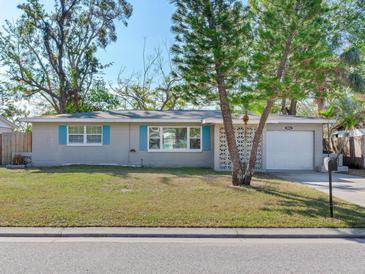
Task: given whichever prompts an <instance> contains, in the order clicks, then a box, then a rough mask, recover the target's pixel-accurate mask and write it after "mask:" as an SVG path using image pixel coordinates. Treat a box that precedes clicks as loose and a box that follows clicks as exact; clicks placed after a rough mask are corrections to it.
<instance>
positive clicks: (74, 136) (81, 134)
mask: <svg viewBox="0 0 365 274" xmlns="http://www.w3.org/2000/svg"><path fill="white" fill-rule="evenodd" d="M102 136H103V130H102V126H79V125H77V126H68V144H70V145H101V144H102V139H103V138H102Z"/></svg>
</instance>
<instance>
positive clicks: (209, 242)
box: [0, 238, 365, 274]
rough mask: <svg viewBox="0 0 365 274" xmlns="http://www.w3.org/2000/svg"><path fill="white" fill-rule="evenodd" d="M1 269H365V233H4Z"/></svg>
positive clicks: (142, 270)
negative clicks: (94, 236)
mask: <svg viewBox="0 0 365 274" xmlns="http://www.w3.org/2000/svg"><path fill="white" fill-rule="evenodd" d="M0 271H1V273H22V274H24V273H37V274H38V273H199V274H202V273H364V271H365V239H363V240H356V239H351V240H340V239H323V240H321V239H271V240H270V239H140V238H137V239H118V238H116V239H115V238H113V239H112V238H109V239H108V238H106V239H100V238H99V239H85V238H82V239H80V238H72V239H60V238H58V239H34V238H33V239H32V238H29V239H20V238H0Z"/></svg>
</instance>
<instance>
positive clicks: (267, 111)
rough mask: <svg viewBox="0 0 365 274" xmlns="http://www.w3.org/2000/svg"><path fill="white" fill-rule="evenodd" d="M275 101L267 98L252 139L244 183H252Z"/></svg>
mask: <svg viewBox="0 0 365 274" xmlns="http://www.w3.org/2000/svg"><path fill="white" fill-rule="evenodd" d="M274 102H275V100H274V99H273V98H270V99H269V100H267V102H266V106H265V109H264V112H263V113H262V115H261V117H260V122H259V125H258V127H257V129H256V132H255V135H254V138H253V141H252V148H251V152H250V160H249V161H248V165H247V169H246V173H245V177H244V179H243V183H244V184H246V185H250V184H251V179H252V176H253V174H254V171H255V165H256V159H257V149H258V147H259V144H260V140H261V136H262V132H263V130H264V127H265V124H266V121H267V118H268V117H269V114H270V112H271V109H272V107H273V105H274Z"/></svg>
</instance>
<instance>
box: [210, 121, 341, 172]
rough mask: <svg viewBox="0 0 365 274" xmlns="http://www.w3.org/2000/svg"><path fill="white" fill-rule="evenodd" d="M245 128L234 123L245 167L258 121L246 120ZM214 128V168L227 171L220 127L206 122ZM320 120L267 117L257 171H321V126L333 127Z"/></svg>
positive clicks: (223, 132) (224, 139)
mask: <svg viewBox="0 0 365 274" xmlns="http://www.w3.org/2000/svg"><path fill="white" fill-rule="evenodd" d="M249 118H250V119H249V122H248V125H247V127H245V126H244V125H243V121H242V118H240V119H234V120H233V124H234V127H235V131H236V143H237V148H238V152H239V154H240V156H241V160H242V162H243V163H247V161H248V159H249V154H250V151H251V146H252V141H253V137H254V134H255V131H256V128H257V124H258V122H259V117H258V116H255V115H250V116H249ZM206 122H210V123H212V124H215V131H214V134H215V138H214V145H215V150H214V157H215V158H214V168H215V169H216V170H226V171H228V170H230V169H231V160H230V157H229V152H228V145H227V141H226V136H225V131H224V127H223V124H222V123H221V122H220V123H219V121H218V120H213V119H212V120H207V121H206ZM334 122H335V121H328V120H325V119H321V118H314V117H299V116H282V115H270V116H269V119H268V121H267V123H266V126H265V128H264V132H263V134H262V140H261V142H260V145H259V147H258V151H257V159H256V170H261V171H275V170H277V171H284V170H321V167H322V164H323V157H324V155H323V126H324V125H326V124H327V123H334Z"/></svg>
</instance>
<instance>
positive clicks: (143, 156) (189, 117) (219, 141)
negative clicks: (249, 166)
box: [25, 110, 328, 170]
mask: <svg viewBox="0 0 365 274" xmlns="http://www.w3.org/2000/svg"><path fill="white" fill-rule="evenodd" d="M249 118H250V119H249V121H248V125H247V127H245V126H244V125H243V121H242V119H241V117H236V118H235V119H234V120H233V123H234V126H235V130H236V138H237V144H238V149H239V152H240V155H241V158H242V160H244V161H245V160H247V159H248V155H249V151H250V148H251V145H252V139H253V135H254V132H255V128H256V127H257V124H258V121H259V117H257V116H254V115H250V116H249ZM25 121H26V122H30V123H32V124H33V151H32V162H33V165H34V166H58V165H69V164H88V165H123V166H141V165H143V166H151V167H207V168H214V169H215V170H229V169H230V168H231V162H230V159H229V155H228V149H227V143H226V137H225V132H224V128H223V122H222V115H221V112H220V111H212V110H200V111H194V110H189V111H108V112H90V113H76V114H62V115H55V116H42V117H33V118H28V119H26V120H25ZM326 123H328V121H327V120H324V119H319V118H310V117H294V116H281V115H272V116H270V118H269V120H268V123H267V125H266V128H265V130H264V133H263V139H262V140H261V144H260V147H259V151H258V157H257V163H256V168H257V169H259V170H313V169H319V168H320V167H321V165H322V128H323V124H326Z"/></svg>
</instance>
